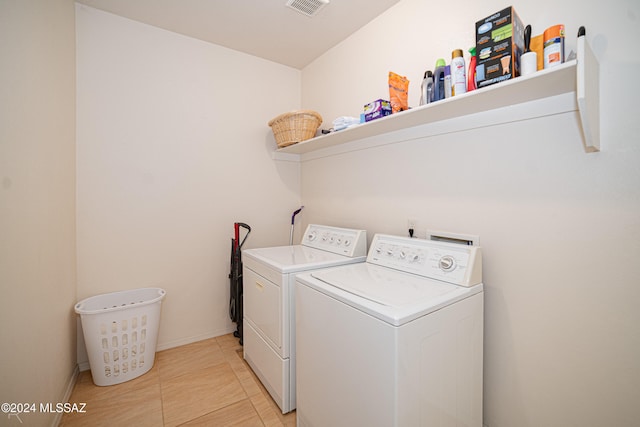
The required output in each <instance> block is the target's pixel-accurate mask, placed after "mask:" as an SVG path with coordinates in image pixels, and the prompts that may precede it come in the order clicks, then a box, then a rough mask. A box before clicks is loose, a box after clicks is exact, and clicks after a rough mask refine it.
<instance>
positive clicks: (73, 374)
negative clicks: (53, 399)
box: [51, 365, 80, 427]
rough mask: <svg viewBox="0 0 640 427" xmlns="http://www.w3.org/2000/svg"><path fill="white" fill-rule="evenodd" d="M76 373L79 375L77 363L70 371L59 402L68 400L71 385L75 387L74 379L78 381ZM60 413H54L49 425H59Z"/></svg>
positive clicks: (71, 389)
mask: <svg viewBox="0 0 640 427" xmlns="http://www.w3.org/2000/svg"><path fill="white" fill-rule="evenodd" d="M78 375H80V369H79V367H78V365H76V366H75V367H74V368H73V371H72V372H71V377H70V378H69V381H67V387H66V388H65V390H64V395H63V396H62V400H60V402H69V399H70V398H71V393H73V387H75V385H76V381H78ZM62 415H64V414H63V413H62V412H57V413H56V416H55V418H54V419H53V421H52V422H51V427H58V425H60V421H62Z"/></svg>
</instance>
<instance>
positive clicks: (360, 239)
mask: <svg viewBox="0 0 640 427" xmlns="http://www.w3.org/2000/svg"><path fill="white" fill-rule="evenodd" d="M300 244H301V245H303V246H309V247H312V248H316V249H321V250H324V251H328V252H333V253H336V254H340V255H344V256H348V257H352V258H353V257H359V256H366V255H367V232H366V230H353V229H350V228H338V227H330V226H328V225H317V224H309V226H307V230H306V231H305V232H304V235H303V236H302V242H301V243H300Z"/></svg>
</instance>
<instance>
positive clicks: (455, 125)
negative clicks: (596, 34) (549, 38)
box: [273, 37, 600, 160]
mask: <svg viewBox="0 0 640 427" xmlns="http://www.w3.org/2000/svg"><path fill="white" fill-rule="evenodd" d="M577 58H578V59H577V60H572V61H569V62H566V63H564V64H562V65H559V66H556V67H554V68H550V69H547V70H540V71H538V72H536V73H535V74H532V75H529V76H525V77H518V78H515V79H512V80H508V81H505V82H502V83H498V84H495V85H492V86H488V87H485V88H482V89H478V90H475V91H472V92H468V93H465V94H462V95H459V96H456V97H453V98H448V99H444V100H441V101H438V102H435V103H431V104H427V105H423V106H420V107H415V108H412V109H410V110H407V111H403V112H401V113H396V114H393V115H390V116H387V117H384V118H381V119H377V120H373V121H371V122H367V123H363V124H361V125H357V126H354V127H352V128H349V129H344V130H341V131H338V132H333V133H330V134H327V135H321V136H318V137H315V138H312V139H309V140H306V141H303V142H299V143H297V144H294V145H290V146H288V147H285V148H281V149H278V150H276V151H275V152H274V156H273V157H274V158H275V159H280V160H310V159H313V158H318V157H325V156H329V155H334V154H338V153H342V152H348V151H354V150H360V149H365V148H367V147H372V146H377V145H384V144H391V143H395V142H401V141H406V140H410V139H416V138H424V137H428V136H433V135H439V134H443V133H451V132H459V131H462V130H469V129H474V128H479V127H486V126H491V125H496V124H501V123H508V122H514V121H518V120H525V119H531V118H535V117H544V116H548V115H552V114H559V113H563V112H568V111H576V110H578V111H580V118H581V122H582V123H581V124H582V129H583V137H584V147H585V151H587V152H594V151H599V150H600V141H599V139H600V138H599V129H600V127H599V64H598V61H597V59H596V57H595V55H593V52H591V49H590V48H589V45H588V44H587V43H585V42H584V37H580V38H579V39H578V54H577Z"/></svg>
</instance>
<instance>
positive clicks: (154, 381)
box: [60, 334, 296, 427]
mask: <svg viewBox="0 0 640 427" xmlns="http://www.w3.org/2000/svg"><path fill="white" fill-rule="evenodd" d="M69 402H71V403H86V407H85V411H86V412H85V413H69V414H65V415H64V416H63V418H62V421H61V423H60V426H64V427H71V426H87V425H91V426H115V425H121V426H124V425H136V426H185V427H186V426H216V427H223V426H247V427H248V426H251V427H254V426H286V427H292V426H295V425H296V418H295V412H292V413H289V414H286V415H282V413H281V412H280V409H279V408H278V406H277V405H276V404H275V402H274V401H273V399H271V396H269V393H268V392H267V391H266V390H265V389H264V387H263V386H262V384H261V383H260V381H259V380H258V378H257V377H256V376H255V374H254V373H253V371H252V370H251V368H249V365H247V363H246V362H245V361H244V359H243V358H242V346H241V345H240V344H239V343H238V339H237V338H235V337H234V336H233V335H232V334H228V335H223V336H221V337H217V338H211V339H208V340H204V341H199V342H196V343H193V344H188V345H184V346H181V347H177V348H172V349H169V350H165V351H160V352H158V353H157V354H156V360H155V364H154V366H153V368H152V369H151V370H150V371H149V372H147V373H146V374H144V375H142V376H140V377H138V378H136V379H133V380H131V381H127V382H124V383H122V384H117V385H112V386H108V387H98V386H96V385H94V384H93V381H92V380H91V372H90V371H86V372H81V373H80V375H79V377H78V381H77V383H76V385H75V387H74V389H73V392H72V394H71V397H70V399H69Z"/></svg>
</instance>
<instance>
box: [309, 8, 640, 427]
mask: <svg viewBox="0 0 640 427" xmlns="http://www.w3.org/2000/svg"><path fill="white" fill-rule="evenodd" d="M442 4H443V6H438V3H434V2H424V1H422V0H403V1H401V2H400V3H399V4H398V5H397V6H395V7H394V8H392V9H391V10H389V11H388V12H387V13H385V14H384V15H382V16H380V17H379V18H378V19H377V20H376V21H374V22H373V23H371V24H370V25H367V26H366V27H364V28H362V29H361V30H360V31H358V32H357V33H355V34H354V35H353V36H352V37H350V38H349V39H347V40H346V41H344V42H343V43H341V44H340V45H338V46H336V47H335V48H334V49H332V50H330V51H329V52H327V53H326V54H325V55H323V56H322V57H321V58H319V59H318V60H316V61H315V62H314V63H312V64H311V65H309V66H308V67H306V68H305V69H304V70H303V73H302V82H303V88H302V93H303V97H302V106H303V108H311V109H316V110H318V111H320V112H321V113H322V114H323V116H324V117H326V120H327V121H328V122H330V121H331V120H333V118H335V117H338V116H341V115H358V114H359V113H360V109H361V108H362V105H363V104H364V103H366V102H368V101H372V100H374V99H377V98H387V97H388V89H387V80H386V79H387V73H388V71H395V72H397V73H399V74H403V75H406V76H407V77H408V78H409V79H410V80H411V82H412V83H411V88H410V105H412V106H415V105H417V103H418V97H419V93H418V90H419V85H420V79H421V77H422V75H423V73H424V71H425V70H426V69H433V65H434V63H435V60H436V59H437V58H438V57H445V58H447V60H449V59H450V54H451V50H453V49H455V48H463V49H466V48H468V47H469V46H471V45H472V44H473V28H474V27H473V25H474V23H475V21H476V20H478V19H479V18H481V17H484V16H487V15H489V14H491V13H492V12H496V11H498V10H500V9H501V8H502V7H504V6H505V4H504V3H502V2H498V1H488V2H482V3H477V2H465V3H463V4H459V5H453V4H449V3H446V4H445V3H442ZM515 7H516V9H517V11H518V13H519V14H520V16H521V17H522V18H523V20H525V22H529V23H531V24H532V25H533V27H534V33H536V32H541V31H542V30H543V29H544V28H546V27H548V26H550V25H553V24H556V23H565V25H566V26H567V45H568V46H567V51H569V50H570V49H571V48H574V47H575V34H576V33H577V29H578V27H579V25H585V26H586V28H587V38H588V40H589V42H590V43H591V45H592V46H593V48H594V50H595V52H596V55H597V56H598V57H599V59H600V61H601V70H600V71H601V76H602V79H601V117H602V122H601V125H602V148H603V151H602V152H601V153H598V154H585V153H584V152H583V148H582V139H581V138H582V137H581V133H580V128H579V121H578V120H579V119H578V117H577V114H575V113H564V114H560V115H556V116H552V117H547V118H542V119H534V120H526V121H522V122H516V123H508V124H504V125H500V126H492V127H489V128H484V129H476V130H473V131H461V132H453V133H450V134H446V135H441V136H435V137H431V138H421V139H415V140H411V141H407V142H404V143H399V144H395V145H390V146H382V147H377V148H371V149H368V150H360V151H356V152H351V153H345V154H340V155H334V156H330V157H326V158H320V159H315V160H309V161H305V162H303V163H302V164H301V167H302V170H301V186H302V202H303V204H304V205H305V206H306V216H305V223H308V222H318V223H330V224H343V225H349V226H361V227H364V228H366V229H367V230H368V231H369V235H370V236H373V234H374V233H375V232H385V233H395V234H404V233H406V228H407V222H408V219H415V220H417V221H418V225H417V231H418V236H419V237H424V235H425V230H426V229H427V228H430V229H436V230H446V231H451V232H458V233H469V234H476V235H479V236H480V244H481V246H482V247H483V250H484V257H483V258H484V260H483V261H484V263H483V265H484V282H485V286H486V288H485V289H486V294H485V340H486V341H485V344H486V345H485V388H484V423H485V424H486V425H487V426H488V427H513V426H517V427H534V426H535V427H538V426H563V427H567V426H576V427H577V426H580V427H584V426H594V427H595V426H604V425H608V426H627V425H635V424H637V423H638V420H640V407H638V405H637V400H638V398H639V397H640V389H639V388H638V384H640V362H639V361H640V335H639V333H638V330H639V329H638V325H639V324H640V310H638V306H637V303H638V301H640V286H638V285H639V283H640V263H638V259H639V258H640V243H639V242H640V166H639V165H640V144H639V143H638V142H639V138H638V135H640V123H639V122H638V119H637V111H638V108H637V100H638V96H639V95H640V83H639V82H638V79H634V78H633V77H631V78H628V77H630V76H634V75H635V74H636V71H635V70H636V69H637V68H638V66H639V65H640V61H639V60H638V58H637V56H633V55H629V54H628V52H632V51H633V50H634V44H633V43H634V40H638V38H639V36H640V25H638V19H640V5H639V4H638V3H637V2H629V1H614V2H609V3H606V4H605V3H601V2H595V1H588V2H586V3H585V2H581V1H577V0H571V1H568V2H560V3H559V2H552V1H549V0H541V1H538V2H535V3H533V2H530V3H526V2H520V4H515ZM445 8H446V9H445ZM462 121H464V119H462Z"/></svg>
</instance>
